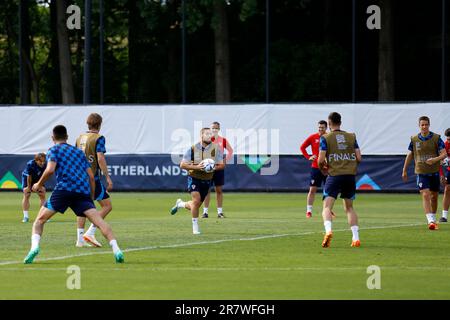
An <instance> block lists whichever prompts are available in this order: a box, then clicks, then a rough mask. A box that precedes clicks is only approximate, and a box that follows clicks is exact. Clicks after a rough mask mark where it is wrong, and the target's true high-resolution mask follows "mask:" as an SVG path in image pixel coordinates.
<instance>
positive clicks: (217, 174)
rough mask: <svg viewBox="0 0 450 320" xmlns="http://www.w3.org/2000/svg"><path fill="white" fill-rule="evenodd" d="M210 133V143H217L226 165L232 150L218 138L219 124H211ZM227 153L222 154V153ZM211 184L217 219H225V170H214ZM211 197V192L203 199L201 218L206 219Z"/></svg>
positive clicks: (221, 138)
mask: <svg viewBox="0 0 450 320" xmlns="http://www.w3.org/2000/svg"><path fill="white" fill-rule="evenodd" d="M211 131H212V133H213V137H212V138H211V141H212V142H213V143H217V144H218V145H219V147H220V150H221V151H222V153H223V155H224V164H226V162H227V161H229V160H230V159H231V158H232V157H233V148H232V147H231V145H230V144H229V143H228V141H227V139H225V138H224V137H221V136H219V131H220V123H219V122H217V121H215V122H213V123H212V124H211ZM225 150H226V151H227V152H224V151H225ZM212 184H214V187H215V190H216V198H217V218H225V215H224V214H223V209H222V205H223V190H222V188H223V185H224V184H225V169H224V170H216V171H214V176H213V179H212ZM210 196H211V191H210V192H209V193H208V195H207V196H206V198H205V201H204V202H203V215H202V218H208V207H209V200H210Z"/></svg>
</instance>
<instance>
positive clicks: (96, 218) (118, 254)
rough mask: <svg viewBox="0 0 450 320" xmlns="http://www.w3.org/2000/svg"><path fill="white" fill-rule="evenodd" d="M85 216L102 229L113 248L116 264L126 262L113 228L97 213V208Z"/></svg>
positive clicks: (89, 210)
mask: <svg viewBox="0 0 450 320" xmlns="http://www.w3.org/2000/svg"><path fill="white" fill-rule="evenodd" d="M83 214H84V215H85V216H86V217H87V218H88V219H89V221H91V223H93V224H94V225H96V226H97V227H98V228H99V229H100V231H101V233H102V234H103V236H104V237H105V238H106V239H107V240H108V242H109V244H110V246H111V247H112V250H113V253H114V257H115V259H116V262H119V263H122V262H124V256H123V253H122V251H121V250H120V248H119V246H118V244H117V240H116V238H115V236H114V233H113V231H112V228H111V227H110V225H109V224H108V223H106V222H105V220H103V218H102V217H101V215H100V212H99V211H97V210H96V209H95V208H91V209H88V210H86V211H84V212H83Z"/></svg>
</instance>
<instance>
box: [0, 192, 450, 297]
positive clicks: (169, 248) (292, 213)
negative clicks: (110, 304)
mask: <svg viewBox="0 0 450 320" xmlns="http://www.w3.org/2000/svg"><path fill="white" fill-rule="evenodd" d="M21 197H22V196H21V194H20V193H0V284H1V285H0V299H215V300H216V299H450V272H449V271H450V225H448V224H444V223H443V224H440V230H438V231H429V230H428V229H427V227H426V220H425V216H424V214H423V213H422V208H421V200H420V197H419V195H412V194H411V195H397V194H388V195H386V194H376V195H375V194H359V195H358V196H357V200H356V202H355V208H356V210H357V212H358V214H359V218H360V220H359V224H360V228H361V230H360V237H361V243H362V245H361V247H360V248H351V247H350V243H351V232H350V230H349V227H348V226H347V221H346V217H345V213H344V212H343V209H342V204H341V201H338V202H337V205H336V207H335V212H336V214H337V218H336V219H335V220H334V224H333V230H334V238H333V241H332V244H331V248H329V249H323V248H322V247H321V241H322V237H323V225H322V220H321V217H320V212H319V210H318V209H319V201H318V202H316V206H315V212H314V214H313V217H312V218H311V219H306V218H305V212H304V211H305V210H304V208H305V202H306V195H305V194H276V193H228V194H225V206H224V208H225V214H226V216H227V218H226V219H221V220H219V219H217V218H216V214H215V207H214V206H213V205H214V203H215V201H212V206H211V208H210V218H208V219H200V220H201V221H200V228H201V231H202V234H201V235H197V236H194V235H192V228H191V218H190V215H189V213H188V212H187V211H186V210H182V211H179V212H178V213H177V214H176V215H175V216H171V215H170V214H169V209H170V207H171V206H172V205H173V204H174V202H175V200H176V199H177V198H179V197H181V198H183V199H188V194H186V193H182V194H177V193H113V194H112V201H113V211H112V213H111V214H110V216H109V217H108V219H107V221H108V222H109V223H110V224H111V226H112V227H113V230H114V232H115V234H116V237H117V239H118V242H119V245H120V246H121V248H122V250H124V252H125V264H123V265H120V264H116V263H114V258H113V255H112V253H111V250H110V248H109V245H107V243H106V241H105V240H104V239H103V238H102V236H101V235H100V234H99V233H98V234H97V239H99V240H100V241H101V242H102V243H103V244H104V247H103V248H100V249H98V248H76V247H75V240H76V224H75V215H74V214H73V213H72V211H71V210H68V211H67V212H66V213H65V214H64V215H60V214H58V215H56V216H55V217H54V218H53V219H52V221H51V222H49V223H48V224H47V225H46V226H45V230H44V236H43V239H42V241H41V253H40V255H39V256H38V257H37V259H36V260H35V263H34V264H32V265H23V264H22V260H23V258H24V256H25V255H26V253H27V252H28V250H29V246H30V234H31V225H32V224H31V223H27V224H24V223H21V218H22V217H21V215H22V214H21V207H20V203H21ZM318 200H319V199H318ZM440 201H441V199H440ZM37 203H38V199H37V197H36V196H35V195H33V197H32V208H31V210H30V218H31V219H30V220H31V221H33V220H34V217H35V216H36V213H37V210H38V205H37ZM440 210H441V208H439V212H440ZM439 216H440V214H439ZM71 265H76V266H79V267H80V269H81V289H79V290H69V289H68V288H67V286H66V283H67V279H68V277H69V276H70V274H68V273H67V267H68V266H71ZM371 265H377V266H379V267H380V269H381V289H379V290H377V289H374V290H369V289H368V288H367V279H368V277H369V276H370V274H368V273H367V268H368V266H371Z"/></svg>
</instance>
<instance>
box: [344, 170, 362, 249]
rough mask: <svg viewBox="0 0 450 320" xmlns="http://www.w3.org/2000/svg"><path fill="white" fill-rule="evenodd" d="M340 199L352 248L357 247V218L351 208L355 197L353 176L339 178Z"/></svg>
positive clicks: (358, 242) (358, 244) (358, 243)
mask: <svg viewBox="0 0 450 320" xmlns="http://www.w3.org/2000/svg"><path fill="white" fill-rule="evenodd" d="M341 179H342V181H341V198H342V199H343V202H344V210H345V213H346V214H347V221H348V224H349V226H350V229H351V231H352V244H351V246H352V247H359V246H360V245H361V244H360V241H359V226H358V216H357V215H356V212H355V209H354V208H353V201H354V200H355V197H356V181H355V176H352V175H346V176H342V177H341Z"/></svg>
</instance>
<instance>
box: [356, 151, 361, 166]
mask: <svg viewBox="0 0 450 320" xmlns="http://www.w3.org/2000/svg"><path fill="white" fill-rule="evenodd" d="M355 155H356V162H358V163H361V161H362V155H361V150H359V149H355Z"/></svg>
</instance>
